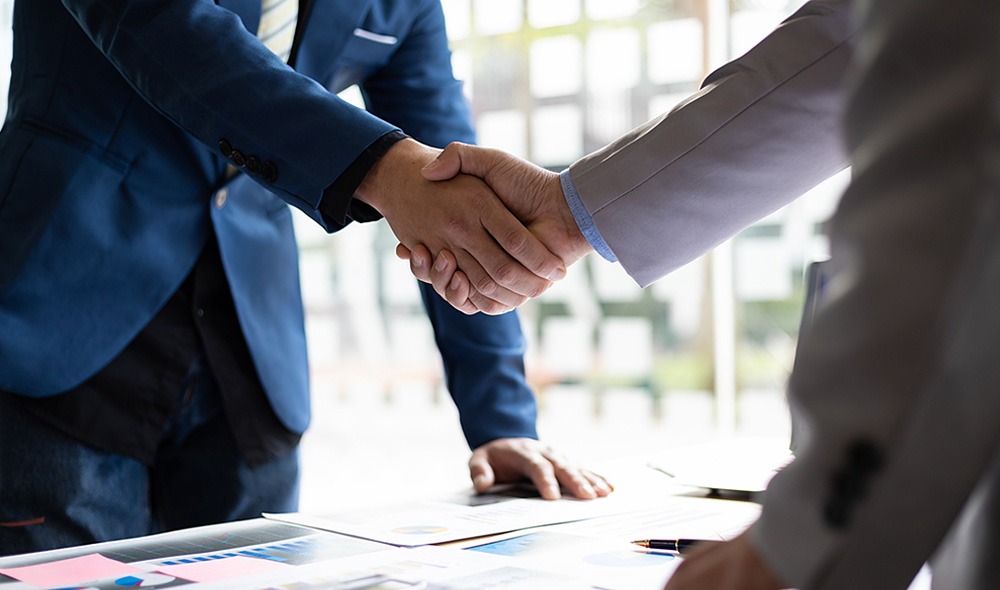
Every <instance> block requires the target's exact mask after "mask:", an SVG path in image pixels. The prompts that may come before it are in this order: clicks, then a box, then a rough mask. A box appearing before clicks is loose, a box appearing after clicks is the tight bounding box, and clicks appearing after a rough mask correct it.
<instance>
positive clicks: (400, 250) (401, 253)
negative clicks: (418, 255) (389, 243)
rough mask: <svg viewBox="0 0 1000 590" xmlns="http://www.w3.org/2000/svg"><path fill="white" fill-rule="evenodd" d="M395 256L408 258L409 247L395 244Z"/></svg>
mask: <svg viewBox="0 0 1000 590" xmlns="http://www.w3.org/2000/svg"><path fill="white" fill-rule="evenodd" d="M396 258H399V259H400V260H409V259H410V249H409V248H407V247H406V246H404V245H402V244H396Z"/></svg>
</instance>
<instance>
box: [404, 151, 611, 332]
mask: <svg viewBox="0 0 1000 590" xmlns="http://www.w3.org/2000/svg"><path fill="white" fill-rule="evenodd" d="M421 174H422V176H423V178H424V179H425V180H428V181H432V182H433V183H434V186H441V185H443V184H444V183H448V182H455V181H456V180H458V179H461V178H463V177H465V176H469V175H471V176H474V177H478V178H479V179H481V181H482V182H484V183H485V184H486V185H487V186H488V188H489V189H490V191H491V193H492V194H493V195H495V196H496V198H497V199H498V200H499V203H500V206H501V207H506V209H507V210H508V212H509V214H510V215H512V216H513V217H515V218H516V220H515V221H516V222H517V223H518V225H519V229H518V230H517V231H516V232H515V231H514V230H511V234H510V235H514V234H516V235H517V238H516V239H509V240H508V243H512V244H516V245H517V246H518V247H520V251H519V252H514V251H512V250H510V249H508V253H509V255H510V256H511V257H513V258H515V259H517V261H519V262H522V263H524V267H525V268H532V267H531V262H532V258H533V257H534V258H535V259H537V260H545V261H546V262H548V263H551V260H550V259H547V258H545V256H544V255H542V254H539V253H538V252H536V251H535V248H536V247H541V248H543V249H546V250H545V253H546V254H548V255H549V256H553V257H554V258H556V260H558V261H559V262H558V265H557V267H558V268H561V269H563V273H562V274H565V268H566V266H568V265H570V264H572V263H574V262H576V261H577V260H579V259H580V258H582V257H583V256H584V255H586V254H587V253H589V252H590V251H591V250H592V248H591V246H590V244H589V243H588V242H587V240H586V238H585V237H584V236H583V234H582V233H581V232H580V229H579V227H578V226H577V224H576V221H575V220H574V218H573V214H572V212H571V211H570V210H569V206H568V205H567V204H566V199H565V197H564V196H563V192H562V186H561V183H560V181H559V175H558V174H556V173H554V172H550V171H548V170H545V169H543V168H540V167H538V166H535V165H534V164H531V163H529V162H526V161H524V160H521V159H519V158H516V157H514V156H511V155H510V154H507V153H505V152H502V151H499V150H494V149H488V148H481V147H475V146H471V145H466V144H461V143H452V144H451V145H449V146H448V147H447V148H445V150H444V151H442V152H441V153H440V154H439V155H438V156H437V158H436V159H435V160H433V161H432V162H430V163H429V164H428V165H427V166H424V167H423V168H422V169H421ZM522 224H523V225H522ZM521 232H524V233H521ZM525 234H527V235H525ZM398 236H399V234H397V237H398ZM528 236H530V237H528ZM400 242H401V243H400V245H399V246H398V247H397V249H396V254H397V256H399V257H400V258H403V259H404V260H405V259H408V260H409V261H410V271H411V272H412V273H413V275H414V276H415V277H417V278H418V279H420V280H422V281H424V282H427V283H430V284H432V285H433V286H434V290H435V291H437V293H438V294H439V295H441V296H442V297H443V298H444V299H446V300H447V301H448V302H449V303H451V305H453V306H454V307H455V308H456V309H458V310H460V311H462V312H464V313H469V314H471V313H476V312H478V311H482V312H486V313H499V312H503V311H509V310H510V309H513V308H514V307H517V306H518V305H520V304H521V303H523V301H524V299H523V298H519V297H508V296H507V294H506V293H504V292H503V291H497V290H493V291H490V290H489V289H490V288H491V286H490V284H489V282H487V281H483V280H482V273H481V272H480V270H479V266H485V265H482V264H474V263H473V264H470V263H469V256H467V255H466V256H463V255H464V254H468V252H456V251H454V250H451V249H450V248H447V247H445V248H441V247H436V246H435V245H434V244H430V243H427V242H421V241H419V240H418V241H417V242H416V243H413V242H411V243H407V242H406V241H404V240H402V239H400ZM498 242H499V240H498ZM499 243H500V244H501V245H503V244H504V242H499ZM526 245H530V248H529V247H526ZM504 247H506V246H504ZM523 252H530V256H528V257H525V258H524V259H522V256H521V253H523ZM561 276H562V275H560V276H559V277H556V276H553V275H547V278H552V279H553V280H555V279H557V278H561ZM484 286H485V289H484V288H483V287H484ZM546 288H548V286H546ZM542 291H544V290H542ZM542 291H539V292H537V293H535V294H528V293H524V291H518V293H519V294H522V295H527V296H528V297H537V296H538V295H540V294H541V292H542Z"/></svg>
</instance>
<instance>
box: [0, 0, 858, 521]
mask: <svg viewBox="0 0 1000 590" xmlns="http://www.w3.org/2000/svg"><path fill="white" fill-rule="evenodd" d="M21 1H30V0H21ZM802 3H803V2H802V1H799V0H793V1H791V2H789V1H787V0H444V1H443V5H444V8H445V14H446V18H447V22H448V32H449V37H450V38H451V43H452V49H453V52H454V68H455V73H456V77H458V78H459V79H461V80H463V81H464V83H465V91H466V94H467V96H468V98H469V100H470V102H471V105H472V110H473V113H474V116H475V119H476V125H477V129H478V134H479V142H480V143H481V144H483V145H489V146H493V147H498V148H502V149H505V150H507V151H510V152H512V153H514V154H516V155H518V156H521V157H524V158H527V159H529V160H531V161H533V162H535V163H537V164H539V165H541V166H545V167H548V168H550V169H552V170H557V171H558V170H562V169H563V168H565V167H566V166H568V165H569V164H570V163H572V162H573V161H574V160H575V159H577V158H578V157H580V156H582V155H584V154H586V153H588V152H589V151H591V150H594V149H596V148H598V147H601V146H603V145H604V144H605V143H607V142H609V141H611V140H612V139H614V138H615V137H617V136H618V135H620V134H622V133H624V132H625V131H627V130H629V129H630V128H632V127H634V126H636V125H638V124H640V123H642V122H644V121H646V120H647V119H649V118H651V117H654V116H657V115H659V114H661V113H663V112H666V111H668V110H670V109H671V108H672V107H673V106H674V105H676V104H677V103H678V102H679V101H681V100H683V99H684V98H685V97H687V96H689V95H690V94H691V93H692V92H694V91H695V90H696V89H697V88H698V86H699V84H700V82H701V80H702V79H703V78H704V77H705V76H706V75H707V74H708V73H709V72H710V71H711V70H712V69H714V68H715V67H717V66H718V65H721V64H722V63H725V62H726V61H728V60H729V59H732V58H733V57H736V56H738V55H740V54H742V53H743V52H745V51H746V50H747V49H748V48H750V47H751V46H752V45H753V44H755V43H756V42H757V41H759V40H760V39H761V38H763V37H764V36H765V35H766V34H767V33H768V32H770V31H771V30H772V29H773V28H774V27H775V26H776V25H777V24H778V23H779V22H780V21H781V20H782V19H784V18H785V17H787V16H788V15H789V14H791V13H792V11H794V9H795V8H797V7H798V6H799V5H801V4H802ZM12 4H13V2H12V0H0V9H2V10H0V64H2V65H0V84H2V89H3V90H5V89H6V87H7V84H8V82H9V64H10V35H11V30H10V26H11V23H10V13H11V8H12ZM343 96H344V98H345V99H347V100H349V101H352V102H354V103H355V104H361V103H360V100H361V99H360V93H359V92H357V91H356V89H350V90H348V91H346V92H345V93H344V95H343ZM5 111H6V92H5V91H4V92H0V112H5ZM724 165H725V163H724V162H720V166H724ZM846 182H847V176H846V173H845V174H841V175H838V176H836V177H834V178H831V179H830V180H828V181H827V182H825V183H823V184H821V185H820V186H818V187H816V188H815V189H813V190H812V191H810V193H808V194H807V195H805V196H804V197H803V198H801V199H799V200H797V201H796V202H794V203H793V204H791V205H789V206H788V207H786V208H784V209H781V210H779V211H777V212H775V213H774V214H772V215H770V216H768V217H767V218H766V219H763V220H761V221H760V222H759V223H757V224H755V225H753V226H752V227H750V228H748V229H746V230H745V231H743V232H742V233H741V234H739V235H738V236H736V237H735V238H734V239H733V240H731V241H730V242H727V243H725V244H723V245H722V246H720V247H719V248H718V249H716V250H715V251H713V252H712V253H710V254H708V255H706V256H704V257H702V258H701V259H699V260H696V261H695V262H693V263H691V264H689V265H688V266H686V267H684V268H682V269H680V270H678V271H677V272H675V273H673V274H672V275H670V276H668V277H666V278H664V279H662V280H661V281H659V282H657V283H655V284H654V285H652V286H650V287H648V288H646V289H640V288H638V286H636V284H635V283H634V282H633V281H632V280H631V279H630V278H629V277H628V276H627V275H626V274H625V273H624V271H623V270H622V269H621V267H620V266H618V265H617V264H615V265H612V264H609V263H607V262H606V261H604V260H603V259H601V258H600V257H599V256H597V255H596V254H595V255H591V256H589V257H588V258H585V259H584V260H582V261H581V262H580V263H578V264H576V265H575V266H574V267H572V268H571V269H570V272H569V275H568V277H567V278H566V279H565V280H564V281H562V282H560V283H559V284H557V285H556V286H555V287H553V288H552V289H551V290H550V291H549V292H548V293H546V294H545V295H544V296H543V297H542V298H540V299H539V300H537V301H532V302H529V303H528V304H526V305H525V306H524V307H523V308H522V309H521V311H520V317H521V322H522V325H523V327H524V331H525V334H526V337H527V340H528V352H527V358H526V362H527V369H528V375H529V379H530V381H531V383H532V385H533V387H534V389H535V392H536V395H537V396H538V400H539V405H540V410H541V414H540V422H539V429H540V434H541V436H542V437H543V439H544V440H546V441H548V442H550V443H551V444H553V445H557V446H558V447H559V448H561V449H562V450H564V451H565V452H567V453H568V454H570V455H571V456H573V457H575V458H577V459H579V460H582V461H584V462H588V463H589V462H595V461H602V460H606V459H609V458H612V457H620V456H626V455H632V454H643V453H647V452H649V451H651V450H656V449H668V448H671V447H676V446H678V445H683V444H689V443H694V442H706V441H713V440H719V439H725V438H730V437H737V436H768V437H787V436H788V432H789V422H788V410H787V406H786V404H785V401H784V387H785V382H786V380H787V377H788V374H789V370H790V368H791V365H792V360H793V355H794V347H795V342H796V338H797V334H798V323H799V317H800V314H801V308H802V301H803V286H804V271H805V267H806V265H807V264H808V263H809V262H810V261H812V260H816V259H822V258H824V257H825V256H826V249H827V246H826V239H825V237H824V235H823V231H822V229H823V223H824V221H825V220H826V219H827V218H828V217H829V215H830V214H831V213H832V210H833V207H834V206H835V204H836V201H837V199H838V198H839V195H840V192H841V190H842V188H843V187H844V186H845V184H846ZM296 230H297V233H298V239H299V245H300V251H301V271H302V288H303V294H304V298H305V304H306V312H307V336H308V341H309V346H310V360H311V363H312V395H313V399H314V403H315V407H314V422H313V426H312V428H311V429H310V431H309V432H308V433H307V435H306V437H305V439H304V442H303V448H302V453H303V466H304V475H303V494H302V509H303V510H316V511H322V510H330V509H332V508H333V507H335V506H337V505H340V504H352V505H354V504H363V503H369V502H371V503H377V502H384V501H386V500H387V499H391V498H392V497H393V496H395V495H396V494H399V493H400V492H401V491H406V493H407V495H408V496H411V497H412V496H432V495H434V494H439V493H442V492H452V491H455V490H457V489H464V488H465V487H467V486H468V478H467V471H466V467H465V462H466V461H467V459H468V455H469V449H468V448H467V447H466V445H465V442H464V439H463V437H462V434H461V431H460V429H459V426H458V420H457V415H456V412H455V410H454V407H453V406H452V404H451V402H450V400H449V398H448V394H447V392H446V391H444V389H443V387H442V371H441V365H440V361H439V358H438V354H437V350H436V348H435V345H434V342H433V339H432V334H431V328H430V324H429V322H428V321H427V319H426V317H425V315H424V313H423V309H422V306H421V304H420V300H419V295H418V292H417V287H416V283H415V281H414V280H413V279H412V278H411V276H410V274H409V271H408V267H407V265H406V264H405V263H403V262H402V261H400V260H398V259H396V258H395V256H394V254H393V249H394V247H395V244H396V240H395V239H394V238H393V236H392V233H391V232H390V231H389V228H388V226H387V225H386V224H385V223H376V224H365V225H360V224H356V225H355V226H353V227H350V228H348V229H347V230H346V231H344V232H342V233H340V234H338V235H336V236H333V237H330V236H328V235H326V234H325V233H324V232H322V231H321V230H320V229H319V228H318V227H317V226H315V225H314V224H313V223H312V222H311V221H309V220H308V219H307V218H306V217H305V216H304V215H296Z"/></svg>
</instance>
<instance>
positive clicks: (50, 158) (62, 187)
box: [0, 129, 129, 289]
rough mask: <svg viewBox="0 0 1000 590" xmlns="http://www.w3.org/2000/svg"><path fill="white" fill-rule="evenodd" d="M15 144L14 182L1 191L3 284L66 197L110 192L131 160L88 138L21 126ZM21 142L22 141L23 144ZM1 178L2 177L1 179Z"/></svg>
mask: <svg viewBox="0 0 1000 590" xmlns="http://www.w3.org/2000/svg"><path fill="white" fill-rule="evenodd" d="M18 135H19V137H17V138H15V139H14V141H12V142H11V143H10V144H8V145H9V146H15V147H13V150H12V151H13V152H14V155H13V157H12V160H11V161H12V162H17V163H16V165H14V166H13V168H12V169H9V170H7V171H5V172H4V174H8V175H9V177H8V178H6V179H4V180H6V182H5V183H4V184H6V185H7V186H8V187H9V188H8V189H7V193H6V194H5V195H3V197H0V252H2V253H3V254H2V255H0V289H2V288H3V287H5V286H7V285H8V284H10V282H12V281H13V280H14V278H15V277H16V276H17V274H18V272H19V271H20V269H21V267H22V265H23V264H24V261H25V259H26V258H27V257H28V254H29V253H30V252H31V249H32V247H33V246H34V245H35V244H36V242H37V241H38V239H39V238H40V237H41V235H42V232H43V231H44V230H45V227H46V226H47V225H48V223H49V221H50V220H51V218H52V216H53V214H55V212H56V209H57V208H58V206H59V204H60V203H61V202H62V201H63V199H67V198H80V197H82V196H84V195H88V196H93V195H94V194H99V195H100V196H101V197H111V196H112V195H113V193H114V192H115V191H117V190H118V188H119V187H120V186H121V184H122V181H123V180H124V178H125V175H126V174H127V173H128V169H129V166H128V164H127V163H126V162H124V161H122V160H120V159H117V158H114V157H109V156H106V155H95V154H94V153H93V152H96V151H98V150H97V149H96V148H95V147H93V146H92V144H90V143H89V142H87V141H86V140H83V139H77V138H71V137H68V136H67V137H63V136H60V135H58V134H55V133H51V132H48V131H46V130H37V129H32V130H30V131H26V130H24V129H22V130H21V131H20V132H19V133H18ZM18 146H19V147H18ZM0 182H2V181H0Z"/></svg>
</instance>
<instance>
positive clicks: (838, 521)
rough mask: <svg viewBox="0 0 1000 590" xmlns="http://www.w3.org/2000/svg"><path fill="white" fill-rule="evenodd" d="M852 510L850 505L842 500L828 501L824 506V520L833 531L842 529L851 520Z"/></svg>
mask: <svg viewBox="0 0 1000 590" xmlns="http://www.w3.org/2000/svg"><path fill="white" fill-rule="evenodd" d="M850 512H851V509H850V507H849V506H848V503H847V502H845V501H843V500H840V499H835V500H828V501H827V503H826V505H824V506H823V520H825V521H826V524H827V525H828V526H829V527H830V528H833V529H842V528H844V527H845V526H847V523H848V521H849V520H850Z"/></svg>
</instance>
